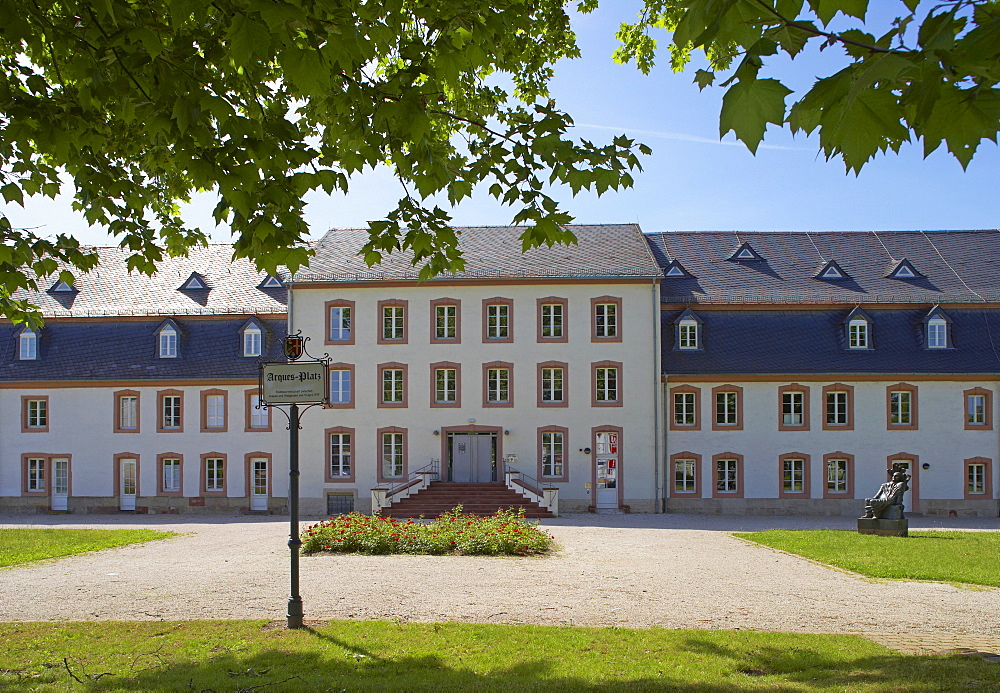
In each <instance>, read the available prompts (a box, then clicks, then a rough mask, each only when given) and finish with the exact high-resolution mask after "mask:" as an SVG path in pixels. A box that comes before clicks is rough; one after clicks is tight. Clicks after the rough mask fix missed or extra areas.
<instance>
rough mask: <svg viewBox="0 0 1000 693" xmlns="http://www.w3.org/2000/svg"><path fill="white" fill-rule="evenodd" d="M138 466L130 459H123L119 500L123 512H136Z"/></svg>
mask: <svg viewBox="0 0 1000 693" xmlns="http://www.w3.org/2000/svg"><path fill="white" fill-rule="evenodd" d="M135 494H136V464H135V460H134V459H133V458H130V457H123V458H122V459H121V470H120V472H119V488H118V499H119V507H120V508H121V509H122V510H135Z"/></svg>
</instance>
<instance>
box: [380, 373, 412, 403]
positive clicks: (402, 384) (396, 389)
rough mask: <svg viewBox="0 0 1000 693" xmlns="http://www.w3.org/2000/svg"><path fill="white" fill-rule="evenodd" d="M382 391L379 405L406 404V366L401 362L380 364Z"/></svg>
mask: <svg viewBox="0 0 1000 693" xmlns="http://www.w3.org/2000/svg"><path fill="white" fill-rule="evenodd" d="M378 370H379V382H380V387H381V393H380V395H379V402H378V406H380V407H405V406H406V366H405V365H403V364H401V363H383V364H379V367H378Z"/></svg>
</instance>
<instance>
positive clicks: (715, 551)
mask: <svg viewBox="0 0 1000 693" xmlns="http://www.w3.org/2000/svg"><path fill="white" fill-rule="evenodd" d="M305 524H306V523H305V522H304V523H303V525H305ZM852 524H853V520H851V519H849V518H819V517H813V518H802V517H797V518H773V517H766V518H765V517H733V516H715V517H706V516H700V515H699V516H696V515H582V516H580V515H577V516H568V517H563V518H558V519H555V520H548V521H545V522H544V523H543V527H544V528H545V529H546V530H547V531H549V532H550V533H552V534H553V535H554V536H555V538H556V541H557V542H558V544H559V550H558V552H557V554H556V555H555V556H551V557H547V558H481V557H452V556H449V557H419V556H304V557H302V560H301V566H302V567H301V571H302V578H301V593H302V597H303V602H304V606H305V616H306V619H307V621H310V620H320V619H345V618H346V619H370V618H371V619H400V620H403V621H474V622H489V623H537V624H559V625H568V624H572V625H588V626H630V627H647V626H663V627H667V628H741V629H759V630H780V631H799V632H822V633H866V634H885V635H886V636H889V635H893V634H895V635H900V634H907V633H914V634H917V633H920V634H925V635H929V636H941V637H943V636H949V637H953V638H954V637H959V638H962V637H964V638H965V639H967V640H968V641H970V642H976V643H979V645H980V646H982V645H983V644H984V643H985V644H986V645H995V646H996V647H995V649H993V650H992V651H994V652H997V651H1000V621H998V619H997V618H996V614H997V613H1000V589H986V588H983V589H961V588H957V587H953V586H951V585H944V584H935V583H917V582H879V581H872V580H868V579H864V578H861V577H858V576H856V575H852V574H848V573H844V572H842V571H838V570H834V569H830V568H826V567H823V566H820V565H817V564H814V563H812V562H810V561H807V560H804V559H800V558H796V557H794V556H791V555H788V554H784V553H781V552H778V551H774V550H771V549H768V548H762V547H758V546H754V545H751V544H748V543H747V542H744V541H741V540H739V539H736V538H734V537H732V536H730V535H729V534H728V532H730V531H740V530H755V529H766V528H771V527H796V528H824V527H829V528H835V529H849V528H851V526H852ZM42 526H45V527H54V526H58V527H106V528H114V527H144V528H150V529H163V530H170V531H174V532H182V533H183V535H182V536H178V537H173V538H171V539H167V540H164V541H157V542H152V543H149V544H145V545H138V546H129V547H124V548H120V549H113V550H108V551H102V552H99V553H94V554H90V555H83V556H76V557H71V558H66V559H61V560H53V561H46V562H43V563H39V564H34V565H29V566H24V567H18V568H13V569H6V570H0V621H47V620H74V621H76V620H159V619H165V620H175V619H241V618H264V619H274V620H281V619H283V618H284V613H285V604H286V601H287V598H288V549H287V547H286V545H285V542H286V541H287V536H288V520H287V518H282V517H268V518H247V517H242V516H227V517H211V518H207V517H206V518H179V517H177V516H155V515H154V516H130V517H125V516H121V515H118V516H96V515H94V516H81V515H75V516H74V515H67V516H14V515H0V527H42ZM921 527H923V528H932V527H940V528H966V529H998V528H1000V527H998V521H997V520H996V519H979V520H961V519H959V520H956V519H949V520H939V519H932V518H911V530H912V529H917V528H921Z"/></svg>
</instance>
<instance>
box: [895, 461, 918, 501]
mask: <svg viewBox="0 0 1000 693" xmlns="http://www.w3.org/2000/svg"><path fill="white" fill-rule="evenodd" d="M897 464H898V465H902V467H903V471H904V472H906V473H907V474H909V475H910V483H909V484H908V486H909V487H910V488H909V490H908V491H907V492H906V493H905V494H904V495H903V506H904V507H905V509H906V510H908V511H909V512H911V513H915V512H919V511H920V498H919V497H918V496H917V468H916V466H915V465H914V464H913V460H912V459H908V458H906V457H898V458H893V459H891V460H889V467H890V468H891V467H893V466H894V465H897Z"/></svg>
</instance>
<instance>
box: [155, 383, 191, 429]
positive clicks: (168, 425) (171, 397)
mask: <svg viewBox="0 0 1000 693" xmlns="http://www.w3.org/2000/svg"><path fill="white" fill-rule="evenodd" d="M156 396H157V399H158V400H159V407H158V408H159V420H158V421H157V427H156V430H157V432H159V433H175V432H179V431H183V430H184V394H183V393H182V392H181V391H180V390H161V391H159V392H157V393H156Z"/></svg>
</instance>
